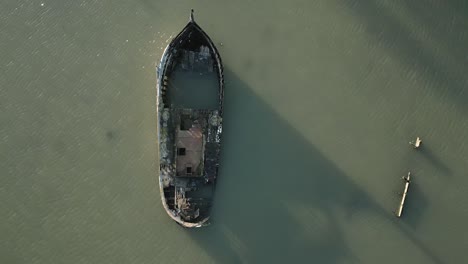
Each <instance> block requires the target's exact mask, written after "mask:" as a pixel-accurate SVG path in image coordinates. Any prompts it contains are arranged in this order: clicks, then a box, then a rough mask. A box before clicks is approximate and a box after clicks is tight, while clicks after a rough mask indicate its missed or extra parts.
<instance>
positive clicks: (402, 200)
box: [396, 172, 411, 217]
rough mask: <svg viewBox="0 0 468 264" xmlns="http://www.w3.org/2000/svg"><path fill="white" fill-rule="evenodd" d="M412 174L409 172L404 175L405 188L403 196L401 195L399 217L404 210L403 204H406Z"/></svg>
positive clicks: (397, 213) (397, 214)
mask: <svg viewBox="0 0 468 264" xmlns="http://www.w3.org/2000/svg"><path fill="white" fill-rule="evenodd" d="M410 175H411V172H408V176H406V177H403V180H404V181H405V190H404V191H403V196H402V197H401V202H400V206H399V207H398V211H397V212H396V216H397V217H401V213H402V212H403V206H404V205H405V199H406V194H407V193H408V188H409V184H410V181H411V180H410Z"/></svg>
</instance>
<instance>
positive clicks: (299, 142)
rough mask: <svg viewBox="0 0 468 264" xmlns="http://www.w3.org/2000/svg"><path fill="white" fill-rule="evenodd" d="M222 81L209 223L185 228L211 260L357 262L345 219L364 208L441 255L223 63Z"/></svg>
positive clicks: (354, 217) (425, 251)
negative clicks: (221, 115)
mask: <svg viewBox="0 0 468 264" xmlns="http://www.w3.org/2000/svg"><path fill="white" fill-rule="evenodd" d="M226 87H227V89H226V93H225V95H226V97H225V99H226V101H225V116H224V120H225V123H224V125H225V127H224V128H225V130H224V135H223V140H224V143H223V152H222V160H221V163H222V164H221V171H220V178H219V181H218V186H217V194H216V201H215V207H214V211H213V217H212V225H211V226H209V227H206V228H201V229H196V230H187V232H188V233H189V234H190V236H191V237H192V238H193V239H194V240H195V241H196V243H197V244H199V245H200V246H201V247H202V248H203V249H204V250H206V251H207V252H208V254H210V255H211V256H212V257H213V258H214V259H215V260H216V261H217V262H219V263H240V262H249V263H269V262H272V263H287V262H290V261H296V260H301V261H304V260H307V262H316V263H338V262H341V261H346V262H347V263H349V262H351V263H359V262H361V261H360V258H359V256H357V255H356V254H355V253H353V250H352V249H351V246H352V243H353V241H349V235H348V237H346V236H345V230H343V226H346V224H347V222H351V221H360V219H362V218H361V217H362V215H366V216H368V217H373V216H375V218H378V217H380V218H382V219H383V220H382V221H391V222H393V227H395V228H396V230H398V231H399V232H400V233H402V234H403V235H404V236H405V237H408V238H409V239H408V240H409V241H410V244H412V245H411V247H415V248H416V249H417V250H418V251H419V252H422V253H423V254H425V255H426V256H427V257H428V258H429V259H431V260H432V261H433V262H434V263H441V261H440V260H439V258H438V257H437V256H435V255H434V254H432V253H431V251H430V250H429V249H428V248H427V247H426V246H425V245H424V244H423V243H421V242H420V240H419V239H418V238H417V237H416V236H415V235H413V233H414V232H413V230H412V227H411V226H408V225H404V224H401V223H399V222H398V220H397V219H396V218H395V216H394V215H393V214H392V209H393V208H382V207H380V206H379V205H378V204H377V203H375V202H374V201H373V200H372V198H371V197H369V196H368V195H367V193H366V192H365V191H364V190H362V189H361V188H360V187H359V186H357V185H356V184H355V183H354V182H353V181H351V180H350V179H349V177H347V175H346V174H345V173H344V172H343V171H341V170H340V169H339V168H338V167H337V166H336V164H334V163H333V162H331V161H330V160H328V159H327V158H326V157H325V156H324V155H323V154H322V153H321V152H320V151H318V150H317V149H316V148H315V147H314V146H313V145H312V144H311V143H310V142H309V141H307V140H306V139H305V138H303V137H302V136H301V134H300V133H299V132H298V131H296V129H295V128H294V127H291V126H290V125H289V124H288V123H287V122H286V121H285V120H283V119H282V118H281V117H280V116H278V115H277V113H276V112H275V110H274V109H272V108H271V107H270V106H268V105H267V104H266V103H265V102H264V101H263V100H262V99H261V98H259V97H258V96H256V95H255V94H254V93H253V92H252V90H251V89H250V88H249V87H248V85H247V84H246V83H244V82H243V81H242V80H240V79H239V78H237V77H236V76H235V75H234V74H233V73H232V72H229V71H227V72H226ZM304 122H313V120H304ZM346 232H347V233H348V234H349V232H350V231H349V230H347V231H346ZM362 236H366V234H362ZM347 239H348V240H347ZM413 250H414V248H413ZM394 260H395V261H398V260H402V261H403V260H404V259H403V258H399V257H396V258H395V259H394Z"/></svg>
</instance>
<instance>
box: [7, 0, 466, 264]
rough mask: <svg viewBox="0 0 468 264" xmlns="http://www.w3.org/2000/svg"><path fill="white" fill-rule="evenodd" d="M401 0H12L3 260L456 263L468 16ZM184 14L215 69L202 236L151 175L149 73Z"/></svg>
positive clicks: (462, 214) (454, 4)
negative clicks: (220, 70) (207, 216)
mask: <svg viewBox="0 0 468 264" xmlns="http://www.w3.org/2000/svg"><path fill="white" fill-rule="evenodd" d="M408 2H409V1H378V0H360V1H357V0H331V1H325V0H319V1H244V2H242V3H237V2H235V1H202V2H199V3H195V2H194V1H161V0H159V1H146V0H142V1H135V2H128V1H57V0H49V1H43V2H42V3H43V4H44V5H43V6H41V1H22V2H21V1H20V2H18V1H12V0H6V1H5V0H4V1H3V3H2V8H1V9H0V39H1V40H2V41H0V50H1V52H0V63H1V64H0V65H1V66H0V67H1V72H2V74H1V75H0V100H1V101H0V172H1V177H0V201H1V203H0V219H1V220H0V237H1V238H2V239H1V240H0V260H1V262H2V263H285V262H288V263H290V262H294V263H296V262H303V263H413V264H414V263H463V262H464V259H465V253H466V241H468V232H466V223H467V222H468V206H467V202H468V177H467V175H466V170H467V167H468V166H467V160H468V146H467V144H466V142H467V141H466V134H467V132H466V131H467V129H468V116H467V115H468V98H467V95H466V92H467V85H468V77H467V76H468V75H467V74H466V73H467V72H468V57H467V53H466V51H467V47H468V31H467V30H466V29H467V28H468V15H467V14H468V5H467V4H466V3H465V1H462V0H460V1H455V0H449V1H435V0H427V1H424V0H417V1H411V3H408ZM190 8H194V9H195V10H196V13H195V16H196V17H195V18H196V20H197V21H198V22H199V24H200V25H201V26H202V27H203V28H204V29H205V31H206V32H207V33H208V34H209V35H210V36H211V38H212V39H213V41H214V42H215V43H218V44H219V43H221V42H222V43H223V45H222V46H221V45H218V48H219V51H220V53H221V56H222V58H223V62H224V65H225V68H226V76H225V77H226V91H225V116H224V121H225V123H224V124H225V126H224V130H223V131H224V145H223V152H222V165H221V166H222V167H221V171H220V177H219V182H218V189H217V194H216V195H217V200H216V205H215V208H214V212H213V214H214V215H213V225H212V226H211V227H209V228H204V229H198V230H185V229H181V228H180V227H179V226H178V225H176V224H175V223H173V222H172V221H170V220H169V217H168V216H167V215H166V214H165V212H164V211H163V208H162V206H161V203H160V201H159V190H158V187H157V174H156V171H157V168H158V163H157V160H158V157H157V142H156V115H155V113H156V107H155V103H156V89H155V87H156V76H155V65H156V63H157V62H158V60H159V58H160V56H161V54H162V51H163V49H164V47H165V46H166V45H167V43H168V41H169V40H170V38H171V37H172V36H174V35H176V34H177V33H178V32H179V31H180V30H181V29H182V28H183V26H184V25H185V23H186V22H187V20H188V15H189V9H190ZM416 136H420V137H422V139H423V148H422V149H421V150H418V151H415V150H413V149H412V148H411V146H410V145H409V144H408V142H409V141H410V140H412V139H414V138H415V137H416ZM408 170H411V171H412V173H413V183H412V185H411V186H410V191H409V195H408V201H407V205H406V207H405V210H404V212H403V218H401V219H397V218H396V217H395V216H394V214H393V211H394V210H395V209H396V207H397V205H398V202H399V198H400V196H399V192H401V191H402V189H403V182H402V181H401V179H400V177H401V176H403V175H405V174H406V173H407V171H408Z"/></svg>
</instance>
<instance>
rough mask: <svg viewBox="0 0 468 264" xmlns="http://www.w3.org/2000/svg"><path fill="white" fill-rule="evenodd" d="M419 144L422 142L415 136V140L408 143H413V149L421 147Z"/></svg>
mask: <svg viewBox="0 0 468 264" xmlns="http://www.w3.org/2000/svg"><path fill="white" fill-rule="evenodd" d="M421 144H422V140H421V139H420V138H419V137H416V141H414V142H413V141H411V142H410V145H413V147H414V148H415V149H418V148H419V147H421Z"/></svg>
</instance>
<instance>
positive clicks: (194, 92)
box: [157, 9, 224, 227]
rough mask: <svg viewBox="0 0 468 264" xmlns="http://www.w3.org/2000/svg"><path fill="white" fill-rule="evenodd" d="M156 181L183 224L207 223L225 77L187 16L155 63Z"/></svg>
mask: <svg viewBox="0 0 468 264" xmlns="http://www.w3.org/2000/svg"><path fill="white" fill-rule="evenodd" d="M157 75H158V76H157V117H158V129H157V136H158V143H159V144H158V145H159V187H160V194H161V200H162V204H163V206H164V209H165V210H166V212H167V214H168V215H169V216H170V217H171V218H172V219H173V220H174V221H176V222H177V223H179V224H180V225H182V226H184V227H201V226H205V225H207V224H209V219H210V213H211V208H212V206H213V197H214V190H215V185H216V179H217V176H218V168H219V158H220V150H221V134H222V121H223V120H222V117H223V98H224V79H223V66H222V62H221V58H220V56H219V53H218V50H217V49H216V47H215V45H214V43H213V42H212V41H211V39H210V38H209V37H208V35H207V34H206V33H205V32H204V31H203V30H202V28H201V27H200V26H199V25H198V24H197V23H196V22H195V20H194V17H193V9H192V10H191V13H190V20H189V22H188V24H187V25H186V26H185V27H184V28H183V29H182V31H181V32H180V33H179V34H178V35H177V36H176V37H174V38H173V39H172V41H171V42H170V43H169V45H168V46H167V47H166V49H165V50H164V53H163V55H162V58H161V62H160V64H159V66H158V67H157Z"/></svg>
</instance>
